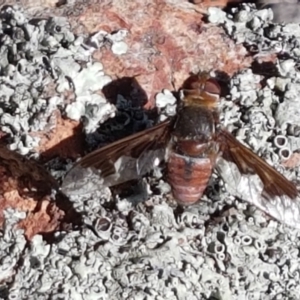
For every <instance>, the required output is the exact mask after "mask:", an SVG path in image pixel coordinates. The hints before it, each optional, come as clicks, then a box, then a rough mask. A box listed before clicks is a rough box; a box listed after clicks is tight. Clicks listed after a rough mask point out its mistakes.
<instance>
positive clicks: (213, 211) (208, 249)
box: [0, 6, 300, 300]
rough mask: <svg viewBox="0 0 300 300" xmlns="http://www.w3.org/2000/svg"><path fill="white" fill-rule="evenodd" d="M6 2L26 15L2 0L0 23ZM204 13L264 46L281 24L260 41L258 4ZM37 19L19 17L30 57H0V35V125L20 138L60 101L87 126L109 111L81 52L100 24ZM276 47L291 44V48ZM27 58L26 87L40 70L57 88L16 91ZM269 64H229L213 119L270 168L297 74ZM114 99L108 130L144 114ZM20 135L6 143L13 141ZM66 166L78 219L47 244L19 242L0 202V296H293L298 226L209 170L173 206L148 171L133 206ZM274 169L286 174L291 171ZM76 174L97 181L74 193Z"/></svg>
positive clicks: (162, 97) (290, 119) (292, 131)
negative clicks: (90, 29)
mask: <svg viewBox="0 0 300 300" xmlns="http://www.w3.org/2000/svg"><path fill="white" fill-rule="evenodd" d="M212 11H213V10H212ZM8 12H9V14H10V15H13V16H14V19H13V20H15V19H16V21H13V23H14V24H15V23H17V24H24V23H28V19H27V18H26V17H25V16H24V14H23V12H22V11H20V10H19V9H17V8H8V11H6V12H5V16H6V18H3V15H1V14H0V20H2V23H3V22H4V21H5V22H8V21H7V13H8ZM216 13H217V14H219V16H217V17H218V18H219V20H221V21H218V22H219V23H220V22H221V23H223V24H225V25H224V26H227V28H229V27H230V28H231V32H230V34H231V33H234V34H235V36H234V38H235V39H236V40H240V41H242V40H243V39H244V40H245V39H246V40H247V41H249V40H251V39H252V41H255V43H257V44H255V43H254V44H255V45H256V46H257V45H261V43H265V44H262V46H263V47H262V48H263V49H265V50H266V49H267V50H268V51H269V50H270V49H269V48H268V47H266V48H264V46H268V45H269V46H270V45H272V43H274V44H277V43H278V41H277V40H278V36H279V33H280V34H281V33H282V32H283V31H284V30H286V29H282V27H281V26H279V27H278V28H275V29H274V28H273V29H272V30H271V31H269V32H270V33H269V34H270V36H272V37H273V36H274V40H272V42H271V44H268V43H269V40H270V39H269V38H268V37H266V36H262V34H263V31H262V30H260V29H261V28H260V27H262V28H266V27H265V26H267V25H266V24H267V23H268V22H269V21H270V12H269V11H268V10H263V11H256V10H255V9H254V8H253V7H250V8H249V7H248V8H247V6H244V7H243V6H242V8H240V9H239V11H238V10H237V11H236V12H235V13H236V14H237V16H236V17H234V16H232V17H230V16H228V17H226V13H223V12H222V13H219V12H216ZM226 18H228V20H227V19H226ZM20 22H21V23H20ZM40 22H41V23H39V22H38V25H36V26H33V25H30V26H29V25H28V26H29V27H28V28H29V29H30V30H31V31H30V33H31V34H30V35H31V36H32V39H31V40H30V43H31V46H30V47H33V48H30V49H31V51H33V50H32V49H34V51H33V53H34V55H35V58H34V59H33V60H34V61H35V63H36V64H35V63H29V62H28V59H27V58H26V59H25V60H24V58H21V59H20V60H19V61H18V62H19V67H17V68H14V67H11V66H10V64H9V63H8V57H7V55H6V54H5V53H6V51H7V47H6V46H5V43H8V44H9V43H10V42H11V41H10V40H11V38H10V37H6V38H5V40H4V41H3V42H5V43H4V46H3V47H0V52H1V53H2V54H3V55H1V58H0V65H1V69H0V70H3V72H4V74H5V76H4V75H3V76H2V77H1V76H0V80H1V88H0V93H1V91H2V92H3V94H1V99H3V102H2V103H3V105H2V106H1V109H2V111H1V118H3V120H2V122H3V123H5V124H6V125H3V124H2V123H1V124H2V125H3V128H4V129H5V130H6V132H8V133H10V134H12V133H13V132H15V131H17V132H20V131H21V133H22V134H20V137H22V138H19V139H17V138H16V137H15V140H14V142H13V143H18V142H19V141H20V140H21V142H22V143H24V145H25V146H26V145H28V146H26V147H28V148H30V147H31V145H34V143H35V142H36V141H35V140H31V139H30V138H28V135H27V132H30V130H33V129H32V128H40V126H42V125H43V124H47V123H49V122H47V118H48V116H50V115H51V111H53V110H54V109H56V107H63V112H66V113H67V114H68V115H69V116H71V117H72V118H74V119H76V120H79V119H80V118H81V117H85V118H86V119H87V120H86V121H85V123H84V124H85V126H86V130H87V131H88V132H92V131H93V130H94V128H95V127H96V124H97V122H100V123H101V122H102V121H103V119H105V118H109V117H110V116H112V115H113V114H114V112H113V110H114V108H113V106H106V107H105V105H107V103H106V101H105V99H104V98H103V97H101V96H100V95H98V94H97V93H96V92H97V90H98V89H101V87H102V86H103V85H104V84H106V83H108V82H109V81H110V80H111V79H110V78H109V77H107V76H106V75H105V72H104V71H103V68H102V65H101V64H99V63H94V62H93V61H92V60H91V57H90V54H91V53H92V52H93V50H94V49H96V48H100V47H101V46H102V45H103V43H106V42H107V40H108V36H107V35H108V34H107V33H105V32H101V34H100V33H99V34H98V35H97V34H96V35H94V36H93V37H91V39H90V40H85V39H82V37H74V36H73V35H72V34H71V33H70V29H69V28H68V25H67V23H65V20H64V19H60V18H59V19H56V18H51V19H49V20H47V19H46V20H41V21H40ZM2 23H1V24H2ZM54 23H55V24H56V23H57V24H58V25H59V26H60V27H63V28H61V29H62V30H61V31H59V32H57V29H59V27H55V25H54ZM3 24H4V23H3ZM3 24H2V25H3ZM5 24H6V23H5ZM46 24H47V25H46ZM259 25H260V26H259ZM14 26H15V25H14ZM31 26H33V27H31ZM234 26H236V27H234ZM234 28H236V29H235V30H233V29H234ZM29 29H28V30H29ZM47 30H49V33H48V32H47ZM290 30H293V29H290ZM267 31H268V30H267V29H265V32H267ZM228 32H229V30H228ZM288 34H291V33H288ZM125 36H126V34H125V32H120V33H119V35H116V36H115V37H111V39H110V40H109V43H114V42H123V39H124V38H125ZM41 40H42V41H43V44H42V45H41V43H40V41H41ZM63 40H64V41H65V42H66V43H67V44H68V46H67V47H66V48H64V49H62V47H61V44H60V43H61V41H63ZM28 47H29V46H28ZM40 47H42V49H43V51H46V52H47V51H48V50H49V49H50V50H51V51H50V54H49V53H48V54H49V55H48V54H47V55H44V54H43V55H42V54H41V53H40V52H41V51H40V52H39V49H40ZM257 48H258V49H260V48H259V46H257ZM47 49H48V50H47ZM287 49H288V50H287V51H291V52H289V53H293V54H295V53H296V51H295V49H292V48H291V47H287ZM13 50H14V49H13ZM18 53H19V52H18V51H17V52H16V54H17V55H18ZM30 53H31V52H30V51H29V54H30ZM78 58H80V60H82V61H85V67H83V68H79V66H78V61H77V60H78ZM17 59H18V57H17ZM45 59H46V60H45ZM292 60H293V58H292ZM40 64H42V65H43V66H44V67H43V68H42V70H40V68H39V67H36V65H40ZM68 66H70V67H69V68H68ZM36 68H38V70H40V72H42V76H35V77H33V78H34V80H35V81H36V82H37V86H38V87H39V85H43V84H44V85H45V84H49V76H48V75H49V74H50V73H51V76H50V77H53V78H54V79H55V80H56V82H57V85H56V87H55V89H56V92H57V93H58V95H52V97H50V100H49V99H48V98H47V99H45V98H43V97H42V96H41V93H40V92H39V89H38V88H36V87H34V86H33V88H32V89H31V90H30V91H28V88H27V87H24V86H23V85H22V84H21V83H22V82H24V83H31V82H32V80H31V78H30V76H31V75H32V74H34V70H36ZM277 68H278V69H277V70H278V73H276V74H271V75H270V76H267V75H263V74H261V75H260V74H259V75H258V74H255V72H254V71H252V70H250V69H248V70H245V71H242V72H239V73H237V74H235V76H233V78H232V79H231V80H230V82H229V95H228V96H227V97H226V98H225V99H221V109H222V122H223V124H224V125H225V126H226V127H227V128H228V130H229V131H232V132H234V133H236V135H237V138H238V139H239V140H240V141H241V142H243V143H245V144H247V145H250V146H251V148H252V149H253V150H254V151H256V152H257V153H259V154H260V155H262V156H263V157H264V158H265V159H266V160H268V161H269V162H270V163H272V164H273V165H275V166H276V167H279V166H280V160H279V159H280V156H279V155H280V151H281V150H282V149H290V150H291V151H294V150H296V148H297V145H300V142H299V135H300V129H299V127H297V126H298V124H297V123H296V120H297V111H296V110H297V109H298V107H297V105H296V103H297V95H298V81H299V80H298V78H299V74H298V71H297V68H296V64H294V63H293V62H292V63H291V62H286V61H281V60H278V64H277ZM27 69H28V70H30V72H29V73H27ZM19 73H20V74H21V75H20V74H19ZM12 74H15V75H16V78H18V79H16V80H18V81H17V82H18V84H14V85H9V84H8V83H7V82H8V77H9V76H11V75H12ZM32 76H33V75H32ZM66 76H68V78H66ZM44 79H45V80H44ZM70 89H71V90H73V92H74V94H75V96H76V97H75V100H76V101H74V102H72V103H65V102H64V98H63V97H62V96H61V94H62V93H63V92H64V91H66V90H70ZM16 91H17V92H16ZM278 91H279V92H278ZM33 96H34V97H33ZM156 101H157V104H158V105H157V106H158V107H160V109H161V113H162V114H165V115H166V116H172V115H174V113H175V110H176V99H175V98H174V97H173V95H172V94H171V92H169V91H163V92H162V93H160V94H158V95H157V97H156ZM9 104H13V105H11V107H10V108H11V109H12V108H14V109H15V110H13V112H11V110H9V109H8V106H9ZM290 105H291V106H290ZM116 106H118V108H119V109H120V110H121V113H122V115H121V116H122V118H121V119H122V121H119V123H118V122H115V123H112V124H111V128H113V129H115V130H122V127H125V126H127V125H128V124H130V123H131V122H132V120H136V123H138V124H142V125H145V124H148V123H149V124H150V123H151V122H150V120H148V119H147V116H146V114H141V111H140V109H137V108H134V107H133V106H131V105H130V101H128V100H127V99H125V98H124V97H123V96H122V95H118V99H117V104H116ZM102 107H103V110H102V109H101V108H102ZM288 107H292V108H293V109H294V113H295V114H293V112H292V111H289V109H288ZM31 110H32V111H34V112H35V113H37V114H38V115H39V116H40V117H41V118H40V123H39V122H36V121H32V123H28V117H26V118H25V117H24V116H23V113H25V115H26V114H29V115H30V113H31ZM170 112H171V113H170ZM135 115H138V117H136V118H135ZM99 116H100V117H99ZM139 122H140V123H139ZM136 123H134V124H136ZM39 124H40V125H39ZM41 124H42V125H41ZM149 124H148V125H149ZM48 126H52V125H51V124H48ZM22 130H23V131H22ZM24 132H25V135H23V134H24ZM287 133H288V134H289V136H288V138H286V134H287ZM13 145H14V144H13ZM25 146H22V145H20V146H18V145H17V146H14V147H16V149H18V150H19V151H20V148H22V147H23V148H24V147H25ZM298 148H299V147H298ZM77 171H78V173H76V174H74V176H75V175H76V176H75V177H74V178H73V179H74V180H70V182H69V184H70V185H72V184H74V182H77V184H78V182H79V188H82V193H80V189H79V190H77V193H76V194H74V195H72V196H71V197H70V200H71V201H72V203H73V206H74V208H75V209H76V210H77V211H78V212H80V213H81V214H82V215H83V219H84V226H83V227H81V228H78V230H74V231H66V232H65V231H62V232H59V231H58V232H56V233H55V234H54V237H53V241H52V243H47V242H46V241H45V240H43V238H42V236H40V235H37V236H35V237H34V238H33V239H32V241H30V242H28V244H26V240H25V238H24V235H23V232H22V230H18V229H16V227H14V224H15V223H16V222H17V221H18V220H19V219H23V218H24V217H25V215H24V213H22V214H20V213H18V212H17V211H12V210H6V211H5V221H4V226H3V230H2V231H1V233H0V245H1V247H0V249H1V253H0V260H1V264H0V282H1V286H0V298H4V299H7V298H8V299H10V298H11V299H31V298H32V297H34V298H36V299H50V298H51V299H128V300H129V299H131V300H132V299H143V300H144V299H157V300H160V299H183V300H184V299H188V300H194V299H195V300H196V299H210V300H212V299H218V300H229V299H230V300H241V299H252V300H261V299H268V298H270V299H297V297H298V295H299V285H298V284H297V282H298V281H299V274H300V267H299V266H300V259H299V241H298V235H299V232H298V230H297V229H293V228H289V227H287V226H286V225H284V224H282V223H279V222H277V221H275V220H272V219H271V218H270V217H269V216H268V215H267V214H265V213H264V212H262V211H261V210H259V209H257V208H256V207H255V206H252V205H249V204H247V203H246V202H243V201H241V200H240V199H237V198H235V197H234V196H233V195H232V194H229V191H230V188H228V187H227V185H226V184H225V183H224V182H223V181H222V180H220V178H219V177H218V176H217V174H214V175H213V177H212V180H211V181H210V184H209V186H208V189H207V192H206V194H205V195H204V196H203V198H202V201H201V202H199V203H198V204H196V205H194V206H191V207H181V208H177V206H176V205H175V204H174V202H172V200H170V199H166V198H167V197H166V196H165V193H166V194H168V193H169V188H168V187H167V186H165V183H164V180H163V179H162V178H159V179H156V178H153V177H152V176H149V177H148V178H147V179H148V182H150V183H153V182H154V186H155V187H156V189H154V190H153V191H151V192H152V193H149V194H150V196H149V198H148V199H147V201H146V202H142V203H138V204H137V205H133V204H132V202H131V200H132V199H131V198H130V197H126V198H122V197H120V196H118V197H117V200H116V202H115V201H113V200H112V192H111V191H110V190H109V189H108V188H106V189H102V188H100V185H101V178H100V177H99V176H95V177H93V176H92V177H88V176H87V177H85V175H88V174H83V173H81V170H80V169H77ZM283 172H284V174H285V175H289V176H290V177H293V176H295V174H294V173H293V171H291V172H290V173H289V172H288V171H286V170H285V171H283ZM95 175H97V174H95ZM158 177H161V176H158ZM91 178H92V180H90V179H91ZM71 179H72V178H71ZM84 179H85V180H84ZM88 180H90V181H91V182H90V183H91V184H94V185H96V186H98V184H99V188H98V190H97V191H96V192H95V193H93V194H92V195H88V196H86V195H85V194H86V190H87V189H89V186H88V185H87V184H88V183H89V182H88ZM151 181H152V182H151ZM149 186H150V189H151V188H152V187H151V184H147V188H149ZM71 188H72V187H71ZM33 295H34V296H33Z"/></svg>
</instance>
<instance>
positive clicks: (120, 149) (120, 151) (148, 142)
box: [62, 120, 170, 195]
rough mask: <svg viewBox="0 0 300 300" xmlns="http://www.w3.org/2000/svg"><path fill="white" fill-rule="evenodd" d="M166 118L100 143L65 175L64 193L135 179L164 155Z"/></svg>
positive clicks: (167, 123) (167, 122)
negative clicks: (107, 142)
mask: <svg viewBox="0 0 300 300" xmlns="http://www.w3.org/2000/svg"><path fill="white" fill-rule="evenodd" d="M169 129H170V121H169V120H167V121H164V122H162V123H160V124H158V125H156V126H154V127H152V128H149V129H146V130H144V131H142V132H138V133H136V134H133V135H131V136H129V137H126V138H124V139H121V140H119V141H116V142H114V143H112V144H110V145H107V146H105V147H102V148H100V149H98V150H96V151H94V152H92V153H90V154H88V155H87V156H85V157H84V158H83V159H81V160H80V161H79V162H78V163H76V164H75V166H74V167H73V168H72V169H71V170H70V171H69V173H68V174H67V175H66V177H65V179H64V181H63V184H62V191H63V192H64V193H65V194H66V195H73V194H87V193H90V192H93V191H95V190H97V189H101V188H104V187H111V186H114V185H118V184H121V183H124V182H126V181H129V180H133V179H139V178H140V177H142V176H143V175H145V174H146V173H147V172H149V171H151V169H153V168H154V167H155V165H157V164H158V163H159V162H160V161H162V160H163V159H164V156H165V151H166V145H167V143H168V141H169Z"/></svg>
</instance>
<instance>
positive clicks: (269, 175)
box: [62, 73, 300, 227]
mask: <svg viewBox="0 0 300 300" xmlns="http://www.w3.org/2000/svg"><path fill="white" fill-rule="evenodd" d="M182 91H183V95H184V96H183V100H182V101H181V103H180V105H179V107H178V113H177V115H176V116H175V117H174V118H173V119H169V120H166V121H164V122H162V123H160V124H158V125H156V126H154V127H152V128H150V129H146V130H144V131H142V132H138V133H136V134H133V135H131V136H129V137H126V138H124V139H121V140H119V141H117V142H114V143H112V144H110V145H107V146H105V147H102V148H100V149H98V150H96V151H94V152H92V153H90V154H88V155H87V156H85V157H84V158H82V159H81V160H80V161H79V162H78V163H76V164H75V165H74V167H73V168H72V169H71V170H70V172H69V173H68V174H67V176H66V178H65V180H64V182H63V186H62V189H63V191H65V192H66V194H68V193H74V192H75V193H76V189H77V187H78V186H79V185H80V186H84V185H86V189H87V190H89V187H88V185H89V184H90V183H91V182H93V181H95V182H97V181H99V182H100V179H99V178H100V177H101V184H102V186H104V187H110V186H114V185H117V184H120V183H123V182H126V181H129V180H132V179H138V178H140V177H142V176H143V175H145V174H146V173H147V172H149V171H151V169H153V167H154V165H155V163H156V162H157V160H158V159H159V160H160V161H165V163H166V170H167V180H168V182H169V184H170V186H171V188H172V193H173V196H174V198H175V199H176V200H177V201H178V203H180V204H182V205H191V204H194V203H196V202H197V201H199V200H200V199H201V196H202V194H203V192H204V190H205V189H206V187H207V184H208V181H209V179H210V177H211V175H212V172H213V170H214V168H216V170H217V171H218V172H219V173H220V175H221V176H222V178H223V179H224V181H225V183H227V184H228V186H229V191H230V192H231V193H232V194H234V195H235V196H238V197H239V198H242V199H244V200H246V201H248V202H250V203H251V204H254V205H256V206H258V207H259V208H260V209H262V210H263V211H265V212H266V213H268V214H269V215H271V216H273V217H274V218H276V219H278V220H279V221H282V222H284V223H286V224H288V225H291V226H296V227H297V224H299V225H298V226H299V227H300V207H299V203H300V201H298V199H297V197H298V191H297V188H296V186H295V184H294V183H293V182H291V181H289V180H287V179H286V178H285V177H284V176H283V175H281V174H280V173H279V172H277V171H276V170H275V169H274V168H272V167H271V166H270V165H268V164H267V163H266V162H265V161H264V160H262V159H261V158H260V157H258V156H257V155H256V154H255V153H254V152H252V151H251V150H250V149H249V148H247V147H246V146H244V145H242V144H241V143H240V142H239V141H238V140H237V139H236V138H235V137H234V136H233V135H232V134H231V133H229V132H228V131H227V130H226V129H225V128H224V127H223V126H222V124H221V123H220V120H219V111H218V106H219V99H220V91H221V89H220V86H219V84H218V83H217V81H216V80H215V79H214V78H210V77H209V76H208V75H207V74H204V73H203V74H198V75H192V76H190V77H189V78H188V79H187V80H186V82H185V84H184V85H183V89H182ZM87 172H88V174H90V177H85V176H86V175H85V174H86V173H87Z"/></svg>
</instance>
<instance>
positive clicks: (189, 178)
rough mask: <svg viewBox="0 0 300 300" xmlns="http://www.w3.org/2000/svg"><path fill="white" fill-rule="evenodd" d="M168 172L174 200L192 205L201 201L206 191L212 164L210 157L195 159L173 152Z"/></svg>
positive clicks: (169, 159) (170, 156) (168, 163)
mask: <svg viewBox="0 0 300 300" xmlns="http://www.w3.org/2000/svg"><path fill="white" fill-rule="evenodd" d="M167 170H168V181H169V184H170V185H171V187H172V192H173V196H174V198H175V199H176V200H177V201H178V202H179V203H180V204H182V205H191V204H193V203H195V202H197V201H199V200H200V198H201V196H202V194H203V192H204V190H205V189H206V186H207V184H208V181H209V179H210V176H211V174H212V162H211V159H210V158H209V157H204V158H195V157H188V156H184V155H180V154H177V153H175V152H171V153H170V155H169V158H168V162H167Z"/></svg>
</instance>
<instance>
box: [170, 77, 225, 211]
mask: <svg viewBox="0 0 300 300" xmlns="http://www.w3.org/2000/svg"><path fill="white" fill-rule="evenodd" d="M183 93H184V98H183V103H182V105H181V107H180V108H179V110H178V114H177V119H176V121H175V124H174V127H173V130H172V131H171V140H170V143H169V149H170V150H169V153H167V157H166V161H167V171H168V172H167V173H168V181H169V183H170V185H171V187H172V192H173V196H174V198H175V199H176V200H177V201H178V202H179V203H180V204H184V205H190V204H193V203H195V202H197V201H198V200H199V199H200V198H201V196H202V194H203V192H204V190H205V189H206V187H207V184H208V181H209V179H210V177H211V174H212V171H213V169H214V166H215V163H216V158H217V156H218V153H219V146H218V144H217V142H216V127H217V124H218V119H219V118H218V112H217V107H218V104H219V94H220V87H219V85H218V84H217V82H216V81H215V80H213V79H211V78H210V79H209V78H207V77H206V76H205V75H202V76H201V77H199V76H198V75H196V76H191V77H190V78H189V80H188V81H187V82H186V83H185V86H184V88H183Z"/></svg>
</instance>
